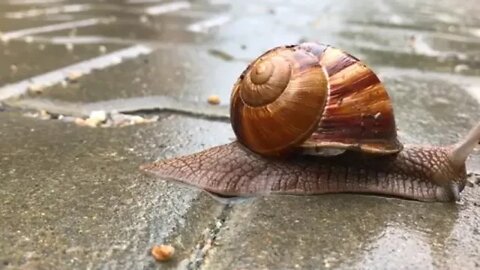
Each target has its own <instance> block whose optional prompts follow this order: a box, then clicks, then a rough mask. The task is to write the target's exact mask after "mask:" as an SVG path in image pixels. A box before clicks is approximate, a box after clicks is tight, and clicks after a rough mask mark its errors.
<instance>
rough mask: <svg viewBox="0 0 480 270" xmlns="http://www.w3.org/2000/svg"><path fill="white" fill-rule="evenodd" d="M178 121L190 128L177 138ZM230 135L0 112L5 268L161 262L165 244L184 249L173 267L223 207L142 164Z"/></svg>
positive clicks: (206, 128)
mask: <svg viewBox="0 0 480 270" xmlns="http://www.w3.org/2000/svg"><path fill="white" fill-rule="evenodd" d="M177 125H182V126H184V127H191V131H187V132H182V136H178V131H176V127H177ZM212 129H217V130H218V132H217V133H216V134H217V135H214V134H212V133H211V132H210V130H212ZM229 135H231V131H229V129H228V126H227V125H225V124H222V123H214V122H213V123H211V122H208V121H204V120H193V119H188V118H184V117H176V116H172V117H167V118H165V119H163V120H161V121H159V122H158V123H155V124H153V125H144V126H142V127H136V128H121V129H101V128H86V127H76V126H74V125H73V124H66V123H62V122H59V121H52V120H50V121H39V120H37V119H33V118H28V117H24V116H18V115H17V114H15V113H10V112H4V113H1V114H0V137H1V138H2V140H1V141H0V148H1V149H2V151H1V152H0V162H1V165H2V166H1V170H0V184H1V187H2V188H1V190H0V204H1V205H2V207H0V235H1V237H0V243H1V244H0V262H1V265H2V266H1V267H0V268H6V269H16V267H18V266H21V267H26V265H30V264H32V263H35V264H38V267H43V268H45V269H54V268H55V269H66V268H69V269H72V268H79V269H85V268H92V267H93V268H95V269H99V268H133V267H135V268H137V269H138V268H155V267H156V264H155V263H154V262H153V259H152V258H150V256H149V253H148V249H149V248H150V247H151V246H153V245H154V244H161V243H169V244H172V245H173V246H175V247H176V248H177V254H176V255H175V260H174V261H173V262H171V263H170V264H168V265H169V266H170V267H174V266H175V265H177V264H179V263H181V262H182V260H186V261H185V262H182V263H183V264H185V263H187V262H188V260H189V259H190V256H191V253H192V252H194V250H195V246H196V245H197V242H198V241H200V240H201V239H202V238H201V235H202V232H203V231H204V230H205V229H208V228H209V226H210V225H211V224H214V223H215V220H216V218H217V216H218V215H219V214H220V213H221V211H222V209H223V207H224V206H223V205H221V204H218V203H216V202H215V201H214V200H212V199H211V198H210V197H209V196H207V195H205V194H203V193H199V192H198V191H197V190H192V189H189V188H186V187H180V186H177V185H172V184H171V183H167V182H164V181H161V180H155V179H151V178H148V177H147V178H146V177H145V176H144V175H142V174H141V173H140V171H139V170H138V166H139V164H141V163H143V162H145V161H151V160H153V159H155V158H161V157H165V156H171V155H172V153H174V152H175V153H181V152H185V151H186V149H189V150H190V149H201V148H203V147H205V146H207V145H212V144H215V143H216V141H218V140H220V141H221V140H226V139H227V137H228V136H229ZM199 138H202V139H199Z"/></svg>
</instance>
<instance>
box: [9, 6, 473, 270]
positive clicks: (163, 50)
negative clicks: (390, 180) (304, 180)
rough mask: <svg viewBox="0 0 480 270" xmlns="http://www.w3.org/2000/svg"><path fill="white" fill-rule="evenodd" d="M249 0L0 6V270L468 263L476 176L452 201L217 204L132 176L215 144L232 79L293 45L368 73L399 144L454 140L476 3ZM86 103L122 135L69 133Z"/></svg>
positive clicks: (225, 127)
mask: <svg viewBox="0 0 480 270" xmlns="http://www.w3.org/2000/svg"><path fill="white" fill-rule="evenodd" d="M258 2H259V1H241V3H240V2H239V1H225V0H210V1H207V0H202V1H192V2H189V1H180V0H177V1H161V0H124V1H98V2H95V1H66V0H45V1H38V0H3V1H0V32H1V34H0V104H1V105H0V137H1V140H0V149H1V151H0V269H68V268H76V269H174V268H179V269H295V268H298V269H309V268H310V269H327V268H340V269H365V268H366V269H399V268H403V269H473V268H480V256H479V254H480V245H479V243H480V231H479V228H480V186H479V184H478V182H477V184H474V185H473V186H472V187H467V188H466V190H465V191H464V192H463V197H462V200H461V201H460V202H458V203H456V204H442V203H420V202H413V201H405V200H399V199H394V198H383V197H375V196H360V195H325V196H310V197H291V196H270V197H263V198H256V199H248V200H238V201H234V202H232V201H226V200H225V201H219V200H218V199H215V198H212V197H211V196H209V195H207V194H205V193H203V192H200V191H198V190H195V189H191V188H189V187H185V186H182V185H179V184H176V183H170V182H165V181H163V180H161V179H155V178H153V177H150V176H146V175H143V174H142V173H140V172H139V170H138V166H139V164H142V163H144V162H150V161H153V160H157V159H163V158H168V157H174V156H178V155H183V154H189V153H193V152H195V151H199V150H202V149H205V148H207V147H210V146H214V145H218V144H221V143H227V142H229V141H230V140H232V139H233V138H234V135H233V132H232V131H231V128H230V125H229V124H228V99H229V95H230V90H231V86H232V84H233V82H234V81H235V80H236V78H237V76H238V75H239V74H240V72H241V71H242V70H243V69H244V68H245V66H246V65H247V64H248V62H249V61H250V60H252V59H254V58H255V57H256V56H257V55H259V54H260V53H262V52H263V51H265V50H267V49H269V48H271V47H274V46H277V45H280V44H292V43H298V42H299V41H302V40H318V41H321V42H324V43H329V44H332V45H335V46H337V47H340V48H343V49H345V50H347V51H349V52H351V53H352V54H354V55H356V56H358V57H359V58H361V59H363V60H365V62H367V63H368V64H369V65H370V66H371V67H373V69H374V70H375V71H377V73H378V74H379V76H380V77H381V78H382V80H383V81H384V82H385V84H386V86H387V89H388V91H389V93H390V95H391V97H392V100H393V104H394V109H395V113H396V119H397V124H398V128H399V134H400V137H401V140H402V141H403V142H409V143H431V144H448V143H453V142H455V141H457V140H458V139H459V138H460V137H461V136H462V135H463V134H465V132H466V131H468V129H469V128H470V127H471V126H472V125H474V124H475V123H476V122H477V121H478V119H480V106H479V104H480V78H479V77H478V76H479V75H480V57H479V55H480V54H479V51H480V17H478V15H477V14H478V13H479V12H480V6H478V4H477V3H476V1H462V3H461V4H459V3H458V2H457V1H453V0H444V1H433V0H431V1H413V0H411V1H374V0H369V1H368V2H364V1H362V2H361V3H360V2H359V1H344V2H339V1H321V3H318V1H313V0H312V1H302V2H301V3H291V2H289V1H262V2H261V3H258ZM357 2H358V3H357ZM212 94H215V95H218V96H219V97H220V99H221V104H220V106H211V105H208V103H207V102H206V100H207V98H208V96H210V95H212ZM102 110H103V111H105V112H106V113H107V114H110V117H111V118H112V119H119V118H122V119H127V120H128V121H129V122H128V126H123V125H120V124H118V125H116V123H119V122H118V121H117V120H115V121H114V120H112V121H111V123H110V122H109V121H110V120H108V121H107V123H110V124H99V123H96V124H98V125H104V126H107V127H106V128H101V127H97V128H91V127H90V126H89V125H88V124H87V125H86V124H85V119H86V118H88V116H89V115H91V113H92V112H94V111H102ZM79 119H80V120H82V119H83V122H82V121H79ZM138 119H144V120H151V121H139V120H138ZM468 170H469V172H472V173H480V153H476V154H475V155H474V156H473V157H472V158H471V159H470V160H469V162H468ZM471 180H472V181H475V179H473V177H472V179H471ZM161 243H169V244H172V245H173V246H174V247H175V248H176V254H175V256H174V259H173V260H172V261H171V262H169V263H166V264H159V263H156V262H154V260H153V259H152V258H151V256H150V255H149V248H151V247H152V246H153V245H154V244H161Z"/></svg>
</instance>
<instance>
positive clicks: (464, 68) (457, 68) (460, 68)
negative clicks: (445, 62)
mask: <svg viewBox="0 0 480 270" xmlns="http://www.w3.org/2000/svg"><path fill="white" fill-rule="evenodd" d="M469 69H470V68H469V67H468V66H467V65H464V64H460V65H456V66H455V68H454V71H455V72H456V73H462V72H465V71H468V70H469Z"/></svg>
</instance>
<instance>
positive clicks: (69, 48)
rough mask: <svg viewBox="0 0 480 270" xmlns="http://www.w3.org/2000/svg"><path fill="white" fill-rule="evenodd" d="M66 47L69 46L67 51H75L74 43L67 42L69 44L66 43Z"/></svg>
mask: <svg viewBox="0 0 480 270" xmlns="http://www.w3.org/2000/svg"><path fill="white" fill-rule="evenodd" d="M65 48H67V51H69V52H71V51H73V44H72V43H67V44H65Z"/></svg>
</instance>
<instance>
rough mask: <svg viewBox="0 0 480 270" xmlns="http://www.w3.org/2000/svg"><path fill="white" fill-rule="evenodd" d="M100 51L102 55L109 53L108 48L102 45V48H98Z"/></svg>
mask: <svg viewBox="0 0 480 270" xmlns="http://www.w3.org/2000/svg"><path fill="white" fill-rule="evenodd" d="M98 51H99V52H100V53H101V54H104V53H106V52H107V47H105V46H103V45H101V46H100V47H98Z"/></svg>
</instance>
